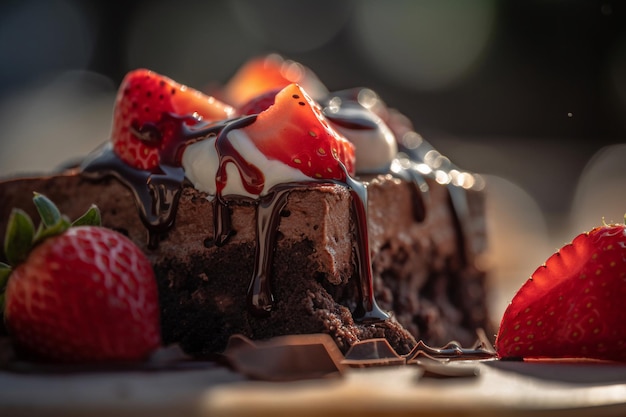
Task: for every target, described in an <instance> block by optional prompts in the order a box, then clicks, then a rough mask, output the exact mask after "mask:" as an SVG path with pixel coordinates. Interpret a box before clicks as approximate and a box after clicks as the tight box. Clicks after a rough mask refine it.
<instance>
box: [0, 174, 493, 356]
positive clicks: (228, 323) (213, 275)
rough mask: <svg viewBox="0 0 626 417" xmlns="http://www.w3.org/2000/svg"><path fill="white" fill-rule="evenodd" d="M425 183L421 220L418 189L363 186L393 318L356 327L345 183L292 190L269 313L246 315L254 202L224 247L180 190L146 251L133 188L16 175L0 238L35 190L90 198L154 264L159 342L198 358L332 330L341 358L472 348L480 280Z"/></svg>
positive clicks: (380, 286)
mask: <svg viewBox="0 0 626 417" xmlns="http://www.w3.org/2000/svg"><path fill="white" fill-rule="evenodd" d="M429 185H430V191H429V193H428V198H425V199H424V202H425V207H426V210H425V217H424V219H423V221H416V219H415V212H414V210H412V209H411V207H413V206H414V199H415V198H416V194H415V190H414V189H412V188H411V187H412V185H411V184H410V183H408V182H406V181H402V180H398V179H396V178H392V177H390V176H380V177H378V178H376V179H374V180H373V181H371V183H370V185H369V187H368V191H369V204H368V208H369V224H368V228H369V230H370V243H371V252H372V253H373V270H374V277H375V293H376V297H377V299H378V301H379V303H380V304H381V306H382V307H383V309H385V310H388V311H392V312H394V314H395V316H394V317H392V319H390V320H387V321H385V322H382V323H378V324H370V325H368V324H360V323H355V322H354V320H353V318H352V315H351V310H352V309H353V308H354V306H355V300H356V297H357V293H358V290H357V286H356V282H357V281H358V280H357V277H356V274H357V270H356V268H355V260H354V256H355V254H354V247H355V245H356V243H355V230H354V229H355V224H354V223H355V219H354V218H353V217H354V216H353V214H352V211H351V210H350V204H351V201H350V200H351V196H350V193H349V192H348V191H347V189H346V188H345V187H343V186H339V185H319V186H316V187H307V188H306V189H304V188H303V189H294V190H292V191H291V192H290V195H289V198H288V201H287V204H286V206H285V208H284V209H283V210H282V211H281V215H280V225H279V227H278V230H277V243H276V248H275V250H274V262H273V265H272V281H271V282H272V293H273V296H274V297H275V306H274V308H273V310H272V311H271V312H270V314H269V315H268V316H267V317H258V316H256V315H255V314H252V313H251V312H250V311H249V310H248V308H247V306H248V304H247V296H246V294H247V291H248V287H249V285H250V277H251V276H252V272H253V269H254V251H255V245H256V231H255V222H254V218H255V210H256V207H255V205H254V204H252V203H250V202H246V201H245V200H236V201H234V202H233V204H231V205H230V208H231V210H232V216H231V218H232V224H233V229H234V230H235V231H236V233H235V234H234V235H233V236H232V237H231V238H230V240H229V241H228V243H226V244H225V245H223V246H221V247H220V246H218V245H216V244H215V242H214V241H213V232H214V230H213V213H214V212H213V207H212V205H213V203H212V202H211V201H209V200H208V199H207V198H206V195H205V194H204V193H201V192H198V191H197V190H195V189H193V188H192V187H190V186H185V187H184V189H183V191H182V194H181V197H180V201H179V207H178V212H177V216H176V222H175V224H174V226H173V227H172V228H170V230H169V231H168V233H167V235H166V236H162V238H161V241H160V244H159V246H158V248H157V249H150V248H148V246H147V236H146V229H145V227H144V225H143V224H142V223H141V221H140V219H139V216H138V214H137V208H136V207H135V203H134V199H133V196H132V193H131V192H130V191H129V189H128V188H126V187H125V186H124V185H122V184H120V183H119V182H118V181H117V180H115V179H113V178H110V179H105V180H100V181H91V180H87V179H85V178H83V177H81V176H80V175H77V174H75V173H72V172H69V173H65V174H61V175H56V176H50V177H44V178H30V179H15V180H9V181H5V182H3V183H0V198H1V199H2V201H4V202H6V204H5V205H3V206H2V208H1V210H2V211H1V212H0V216H1V217H0V218H1V219H2V220H1V222H0V232H3V231H4V229H5V227H6V226H5V223H4V221H5V220H6V218H8V215H9V211H10V209H11V208H12V207H20V208H23V209H24V210H26V211H31V210H33V209H32V208H31V206H32V202H31V198H32V192H33V191H37V192H40V193H45V194H46V195H48V196H49V197H50V198H51V199H53V200H54V201H58V202H59V206H60V208H61V209H62V211H63V212H65V213H67V214H68V215H69V216H70V217H73V216H76V215H78V214H79V213H81V212H82V211H84V210H85V209H86V208H87V207H89V205H90V204H92V203H95V204H96V205H98V206H99V207H100V209H101V211H102V218H103V224H104V225H105V226H106V227H110V228H113V229H115V230H118V231H120V232H122V233H124V234H126V235H128V236H129V237H130V238H131V239H132V240H133V241H135V242H136V243H137V244H138V245H139V246H140V247H141V248H142V249H143V250H144V252H145V253H146V254H147V255H148V257H149V258H150V260H151V262H152V263H153V266H154V269H155V272H156V275H157V280H158V283H159V290H160V302H161V310H162V329H163V337H164V341H165V343H174V342H179V343H181V345H182V346H183V347H184V348H185V350H187V351H188V352H190V353H192V354H195V355H200V356H202V355H205V354H208V353H211V352H215V351H220V350H221V349H223V348H224V346H225V344H226V341H227V339H228V337H229V336H230V335H231V334H234V333H240V334H243V335H246V336H248V337H251V338H253V339H263V338H268V337H272V336H277V335H282V334H294V333H318V332H323V333H329V334H331V335H332V336H333V338H334V339H335V341H336V342H337V344H338V346H339V347H340V348H341V349H342V350H344V351H345V350H346V349H347V348H348V347H349V346H350V345H351V344H353V343H354V342H356V341H358V340H362V339H367V338H373V337H385V338H387V339H388V340H390V343H391V344H392V345H393V346H394V348H395V349H396V350H398V352H404V353H406V352H408V351H409V350H410V349H411V347H412V346H413V345H414V344H415V338H416V337H417V338H420V339H423V340H424V341H426V342H427V343H431V344H442V343H445V342H446V341H449V340H452V339H455V340H458V341H460V342H461V343H468V344H469V343H472V342H473V341H474V339H475V333H474V330H475V329H476V328H478V327H487V326H488V323H487V322H486V320H487V319H486V314H485V313H484V308H485V307H484V305H485V303H484V282H483V278H484V274H483V273H482V272H479V271H476V270H475V269H474V268H473V267H472V265H471V264H468V263H467V262H466V260H465V259H464V258H463V256H462V254H461V252H462V251H461V246H462V245H461V244H460V243H459V242H461V240H462V239H461V236H460V230H459V227H458V226H457V222H456V221H455V219H454V211H453V208H452V206H451V203H450V201H449V193H448V190H447V189H446V187H445V186H442V185H440V184H437V183H436V182H434V181H429ZM472 288H473V290H472ZM476 288H478V289H479V291H476Z"/></svg>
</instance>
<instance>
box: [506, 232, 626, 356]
mask: <svg viewBox="0 0 626 417" xmlns="http://www.w3.org/2000/svg"><path fill="white" fill-rule="evenodd" d="M624 300H626V228H625V226H624V225H618V224H614V225H604V226H601V227H597V228H595V229H593V230H591V231H590V232H588V233H583V234H581V235H579V236H577V237H576V238H575V239H574V240H573V241H572V243H570V244H568V245H565V246H564V247H563V248H561V249H560V250H559V251H558V252H556V253H555V254H554V255H552V256H551V257H550V258H549V259H548V260H547V261H546V263H545V264H544V265H542V266H540V267H539V268H538V269H537V270H536V271H535V272H534V273H533V275H532V277H531V278H530V279H529V280H528V281H527V282H526V283H525V284H524V285H523V286H522V287H521V289H520V290H519V291H518V292H517V294H516V295H515V297H514V298H513V300H512V302H511V304H510V305H509V306H508V308H507V309H506V311H505V313H504V316H503V318H502V322H501V324H500V330H499V333H498V336H497V339H496V347H497V351H498V355H499V356H500V357H501V358H588V359H598V360H614V361H626V309H625V308H624V304H623V303H624Z"/></svg>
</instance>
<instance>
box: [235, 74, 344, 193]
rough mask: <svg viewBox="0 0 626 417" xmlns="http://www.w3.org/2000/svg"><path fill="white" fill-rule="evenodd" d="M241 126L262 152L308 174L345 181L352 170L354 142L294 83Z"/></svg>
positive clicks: (314, 176)
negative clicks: (333, 124) (337, 128)
mask: <svg viewBox="0 0 626 417" xmlns="http://www.w3.org/2000/svg"><path fill="white" fill-rule="evenodd" d="M243 130H244V131H245V132H246V133H247V135H248V136H249V137H250V138H251V140H252V141H253V142H254V143H255V145H256V146H257V147H258V149H259V150H260V151H261V152H262V153H263V154H264V155H265V156H267V157H268V158H270V159H275V160H279V161H282V162H284V163H285V164H287V165H289V166H291V167H293V168H296V169H298V170H300V171H301V172H302V173H304V174H305V175H306V176H308V177H311V178H314V179H331V180H338V181H344V182H345V180H346V173H347V174H349V175H352V174H354V162H355V161H354V146H353V145H352V143H350V142H349V141H348V140H347V139H346V138H344V137H343V136H341V135H340V134H339V133H337V131H335V130H334V129H333V128H332V127H330V126H329V124H328V121H327V120H326V118H325V117H324V115H323V114H322V112H321V110H320V107H319V105H318V104H317V103H315V102H314V101H313V100H312V99H311V98H310V97H309V96H308V95H307V93H306V92H305V91H304V90H303V89H302V88H301V87H300V86H299V85H297V84H290V85H289V86H287V87H285V88H284V89H282V90H281V91H280V92H278V94H276V97H275V102H274V104H273V105H272V106H270V107H268V108H267V109H266V110H264V111H262V112H261V113H259V115H258V116H257V119H256V121H255V122H254V123H252V124H250V125H249V126H246V127H244V128H243ZM342 165H343V166H344V167H345V170H344V169H343V168H342ZM346 171H347V172H346Z"/></svg>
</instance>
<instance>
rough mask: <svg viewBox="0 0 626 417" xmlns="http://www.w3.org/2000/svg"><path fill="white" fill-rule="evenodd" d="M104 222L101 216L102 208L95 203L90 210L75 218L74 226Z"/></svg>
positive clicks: (97, 224) (98, 224)
mask: <svg viewBox="0 0 626 417" xmlns="http://www.w3.org/2000/svg"><path fill="white" fill-rule="evenodd" d="M101 224H102V218H101V217H100V209H99V208H98V206H96V205H95V204H92V205H91V207H89V210H87V211H86V212H85V214H83V215H82V216H80V217H79V218H78V219H76V220H74V222H73V223H72V227H75V226H100V225H101Z"/></svg>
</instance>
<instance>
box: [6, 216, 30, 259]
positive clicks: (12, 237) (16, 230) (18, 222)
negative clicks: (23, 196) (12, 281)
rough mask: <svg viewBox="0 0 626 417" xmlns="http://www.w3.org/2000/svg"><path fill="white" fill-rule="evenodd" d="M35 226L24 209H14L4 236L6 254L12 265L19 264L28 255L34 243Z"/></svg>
mask: <svg viewBox="0 0 626 417" xmlns="http://www.w3.org/2000/svg"><path fill="white" fill-rule="evenodd" d="M34 234H35V226H34V225H33V221H32V220H31V218H30V217H29V216H28V214H26V212H25V211H24V210H21V209H13V211H12V212H11V215H10V217H9V222H8V224H7V231H6V235H5V237H4V254H5V256H6V257H7V260H8V261H9V263H10V264H11V265H17V264H18V263H20V262H22V261H23V260H25V259H26V257H27V256H28V252H29V251H30V248H31V247H32V244H33V236H34Z"/></svg>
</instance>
